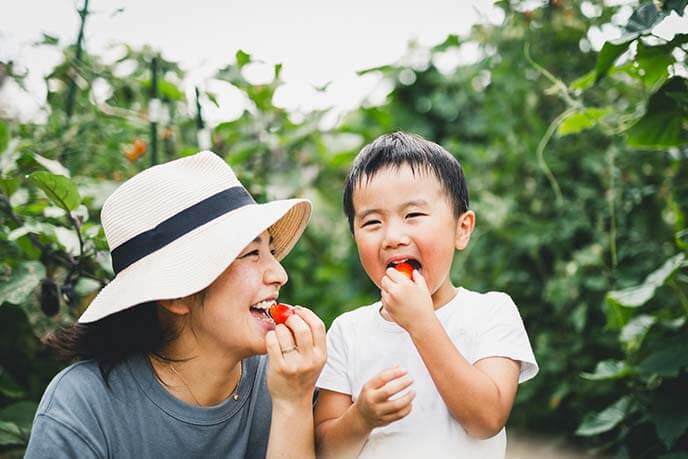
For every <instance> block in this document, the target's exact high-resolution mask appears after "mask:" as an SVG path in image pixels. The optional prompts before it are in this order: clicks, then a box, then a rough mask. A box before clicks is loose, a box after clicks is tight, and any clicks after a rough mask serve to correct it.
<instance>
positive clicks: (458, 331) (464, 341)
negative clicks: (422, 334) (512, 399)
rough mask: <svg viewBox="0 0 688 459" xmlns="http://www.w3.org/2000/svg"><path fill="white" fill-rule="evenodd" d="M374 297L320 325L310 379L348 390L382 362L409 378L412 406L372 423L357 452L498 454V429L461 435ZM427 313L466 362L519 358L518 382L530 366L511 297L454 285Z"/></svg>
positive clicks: (501, 439) (501, 438) (355, 390)
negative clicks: (320, 364) (323, 342)
mask: <svg viewBox="0 0 688 459" xmlns="http://www.w3.org/2000/svg"><path fill="white" fill-rule="evenodd" d="M380 307H381V304H380V302H376V303H374V304H372V305H369V306H363V307H360V308H358V309H356V310H354V311H351V312H347V313H344V314H342V315H341V316H339V317H338V318H337V319H335V321H334V322H333V323H332V326H331V327H330V329H329V331H328V332H327V354H328V357H327V363H326V364H325V367H324V369H323V371H322V374H321V375H320V378H319V379H318V382H317V386H318V387H320V388H322V389H327V390H332V391H336V392H340V393H344V394H350V395H351V398H352V401H356V399H357V398H358V395H359V393H360V392H361V388H362V387H363V385H364V384H365V383H366V382H368V381H369V380H370V379H371V378H372V377H373V376H375V375H376V374H378V373H379V372H380V371H382V370H384V369H385V368H390V367H392V366H394V365H400V366H401V367H402V368H404V369H406V370H408V374H409V376H410V377H411V378H412V379H413V384H412V385H411V388H412V389H413V390H414V391H415V392H416V398H415V399H414V401H413V409H412V411H411V413H410V414H409V415H408V416H406V417H405V418H403V419H401V420H399V421H396V422H393V423H391V424H389V425H387V426H384V427H380V428H376V429H374V430H373V431H372V433H371V434H370V436H369V437H368V441H367V442H366V444H365V445H364V446H363V449H362V450H361V454H360V456H359V457H360V458H372V457H375V458H381V457H384V458H387V457H409V458H410V457H433V458H442V457H446V458H449V457H451V458H461V457H465V458H477V457H480V458H503V457H504V455H505V451H506V432H505V430H504V429H502V430H501V431H500V432H499V433H498V434H497V435H495V436H494V437H492V438H489V439H486V440H479V439H476V438H473V437H469V436H468V435H467V434H466V432H465V430H464V429H463V427H461V425H460V424H459V423H458V421H456V419H455V418H454V417H453V416H452V415H451V414H450V413H449V410H448V408H447V406H446V405H445V403H444V401H443V400H442V397H441V396H440V394H439V392H438V391H437V388H436V386H435V384H434V382H433V380H432V378H431V377H430V373H429V372H428V370H427V368H426V367H425V364H424V363H423V360H422V359H421V358H420V355H419V354H418V351H417V350H416V348H415V346H414V345H413V342H412V341H411V338H410V337H409V335H408V333H407V332H406V330H404V329H403V328H401V327H400V326H399V325H397V324H396V323H394V322H390V321H387V320H385V319H384V318H383V317H382V316H381V315H380ZM435 314H436V315H437V317H438V318H439V320H440V322H441V323H442V325H443V326H444V328H445V330H446V331H447V334H448V335H449V337H450V338H451V340H452V341H453V342H454V345H455V346H456V347H457V349H458V350H459V352H461V355H463V356H464V357H465V358H466V360H468V362H470V363H471V364H474V363H475V362H477V361H478V360H480V359H483V358H486V357H508V358H510V359H513V360H516V361H520V362H521V372H520V375H519V383H521V382H524V381H526V380H528V379H530V378H532V377H533V376H535V374H536V373H537V372H538V365H537V362H536V361H535V356H534V355H533V350H532V348H531V346H530V341H529V340H528V335H527V333H526V330H525V327H524V326H523V321H522V320H521V316H520V314H519V312H518V309H517V307H516V305H515V304H514V302H513V301H512V300H511V297H510V296H509V295H507V294H505V293H501V292H489V293H484V294H483V293H477V292H472V291H470V290H467V289H464V288H459V289H458V293H457V295H456V296H455V297H454V299H453V300H452V301H450V302H449V303H448V304H446V305H444V306H443V307H441V308H440V309H438V310H437V311H435Z"/></svg>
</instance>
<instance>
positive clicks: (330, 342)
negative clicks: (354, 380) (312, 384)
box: [316, 318, 352, 394]
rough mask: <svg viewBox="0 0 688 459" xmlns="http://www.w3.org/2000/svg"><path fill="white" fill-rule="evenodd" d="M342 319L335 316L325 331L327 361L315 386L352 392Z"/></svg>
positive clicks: (344, 392)
mask: <svg viewBox="0 0 688 459" xmlns="http://www.w3.org/2000/svg"><path fill="white" fill-rule="evenodd" d="M342 322H343V321H342V319H341V318H337V319H335V320H334V322H332V326H331V327H330V329H329V330H328V331H327V361H326V362H325V367H324V368H323V370H322V373H320V377H319V378H318V381H317V383H316V386H317V387H319V388H321V389H327V390H331V391H335V392H341V393H343V394H351V393H352V388H351V386H352V384H351V378H350V377H349V357H350V356H349V350H348V346H347V344H346V338H347V337H346V333H345V330H344V326H343V324H342Z"/></svg>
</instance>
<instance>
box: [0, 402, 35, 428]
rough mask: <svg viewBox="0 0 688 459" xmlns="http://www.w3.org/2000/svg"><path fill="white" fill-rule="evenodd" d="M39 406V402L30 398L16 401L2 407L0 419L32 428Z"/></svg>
mask: <svg viewBox="0 0 688 459" xmlns="http://www.w3.org/2000/svg"><path fill="white" fill-rule="evenodd" d="M37 408H38V403H36V402H33V401H30V400H22V401H19V402H14V403H12V404H11V405H8V406H6V407H4V408H2V409H0V420H2V421H6V422H11V423H13V424H16V425H18V426H19V427H22V428H25V429H30V428H31V424H32V422H33V417H34V415H35V414H36V409H37Z"/></svg>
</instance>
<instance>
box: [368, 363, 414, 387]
mask: <svg viewBox="0 0 688 459" xmlns="http://www.w3.org/2000/svg"><path fill="white" fill-rule="evenodd" d="M406 373H407V371H406V370H404V369H403V368H401V367H398V366H394V367H391V368H386V369H384V370H382V371H381V372H379V373H378V374H376V375H375V376H373V377H372V378H371V379H370V381H368V384H367V385H368V387H369V388H371V389H379V388H381V387H382V386H384V385H385V384H387V383H388V382H390V381H392V380H393V379H396V378H398V377H400V376H404V375H405V374H406Z"/></svg>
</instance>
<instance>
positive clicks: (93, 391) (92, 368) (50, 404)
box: [38, 360, 106, 413]
mask: <svg viewBox="0 0 688 459" xmlns="http://www.w3.org/2000/svg"><path fill="white" fill-rule="evenodd" d="M101 389H102V390H105V389H106V383H105V380H104V379H103V376H102V374H101V372H100V368H99V366H98V363H97V362H96V361H94V360H84V361H80V362H76V363H73V364H71V365H69V366H68V367H66V368H64V369H63V370H62V371H60V372H59V373H58V374H57V375H55V377H54V378H53V379H52V381H50V384H48V387H47V388H46V390H45V392H44V393H43V398H42V399H41V403H40V404H39V406H38V412H39V413H41V412H47V411H51V410H53V409H56V408H58V407H61V406H65V405H66V406H70V405H71V406H75V405H76V404H78V403H79V402H80V401H85V402H88V400H84V399H89V398H90V397H92V396H98V395H99V392H100V390H101Z"/></svg>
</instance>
